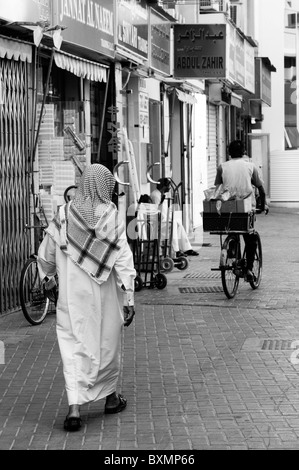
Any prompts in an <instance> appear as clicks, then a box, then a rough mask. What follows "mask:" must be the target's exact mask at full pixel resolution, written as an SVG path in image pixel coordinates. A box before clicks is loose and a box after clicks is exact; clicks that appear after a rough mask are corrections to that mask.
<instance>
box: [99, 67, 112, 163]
mask: <svg viewBox="0 0 299 470" xmlns="http://www.w3.org/2000/svg"><path fill="white" fill-rule="evenodd" d="M109 80H110V69H108V74H107V85H106V90H105V98H104V107H103V114H102V122H101V129H100V137H99V146H98V156H97V162H98V163H99V162H100V154H101V146H102V138H103V130H104V123H105V113H106V105H107V96H108V88H109Z"/></svg>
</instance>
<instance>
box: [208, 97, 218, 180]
mask: <svg viewBox="0 0 299 470" xmlns="http://www.w3.org/2000/svg"><path fill="white" fill-rule="evenodd" d="M217 115H218V108H217V106H215V105H213V104H211V103H208V114H207V145H208V149H207V150H208V152H207V157H208V187H209V188H210V187H211V186H213V185H214V181H215V176H216V170H217V162H218V145H217V144H218V126H217Z"/></svg>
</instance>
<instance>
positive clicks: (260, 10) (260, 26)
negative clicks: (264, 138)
mask: <svg viewBox="0 0 299 470" xmlns="http://www.w3.org/2000/svg"><path fill="white" fill-rule="evenodd" d="M255 6H256V16H255V18H256V25H257V26H256V28H255V32H256V37H255V39H256V40H257V41H258V44H259V47H258V55H259V56H260V57H269V59H270V61H271V63H272V64H273V65H274V67H275V68H276V70H277V71H276V72H274V73H271V78H272V80H271V81H272V104H271V107H268V106H267V105H264V106H263V111H262V112H263V114H264V121H263V123H262V128H263V132H264V133H269V134H270V151H273V150H283V149H284V6H285V1H284V0H275V1H273V0H256V1H255Z"/></svg>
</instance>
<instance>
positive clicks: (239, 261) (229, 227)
mask: <svg viewBox="0 0 299 470" xmlns="http://www.w3.org/2000/svg"><path fill="white" fill-rule="evenodd" d="M256 213H259V211H252V212H250V213H248V214H242V213H240V214H231V213H230V214H223V216H222V217H221V216H218V217H216V216H217V214H215V220H216V222H215V221H214V222H213V218H210V219H208V222H207V221H206V223H205V226H204V231H209V232H210V233H211V234H212V235H220V248H221V251H220V261H219V267H218V268H212V269H211V270H212V271H220V272H221V282H222V287H223V291H224V293H225V295H226V297H227V298H228V299H232V298H234V297H235V295H236V294H237V291H238V287H239V281H240V279H244V281H245V282H248V283H249V285H250V286H251V288H252V289H253V290H255V289H257V288H258V287H259V286H260V283H261V280H262V267H263V253H262V242H261V238H260V235H259V233H258V232H257V230H256V229H255V228H254V222H255V219H256ZM211 223H212V224H214V228H215V226H216V225H217V227H216V229H215V230H213V229H212V230H210V229H209V227H210V228H211V225H209V224H211ZM247 234H250V235H252V236H255V238H256V250H255V255H254V262H253V269H252V273H253V277H252V278H250V279H247V259H246V247H245V242H244V239H243V235H247ZM224 236H225V237H226V238H225V239H224V241H223V237H224Z"/></svg>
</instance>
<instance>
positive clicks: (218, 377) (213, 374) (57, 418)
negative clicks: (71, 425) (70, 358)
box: [0, 210, 299, 451]
mask: <svg viewBox="0 0 299 470" xmlns="http://www.w3.org/2000/svg"><path fill="white" fill-rule="evenodd" d="M258 229H259V231H260V233H261V237H262V243H263V253H264V269H263V280H262V284H261V286H260V288H259V289H257V290H256V291H253V290H252V289H251V288H250V287H249V286H248V285H246V284H245V283H240V288H239V293H238V295H237V296H236V297H235V298H234V299H232V300H228V299H226V297H225V295H224V293H223V292H221V291H220V292H208V293H192V294H190V293H186V294H185V293H184V294H183V293H181V292H180V291H179V288H180V287H190V286H195V287H196V286H197V287H199V286H210V287H215V286H221V280H220V278H219V277H217V276H209V273H211V267H213V266H214V267H216V266H217V263H218V259H219V240H218V237H216V236H211V235H209V234H205V235H204V242H205V246H204V247H202V248H200V246H195V245H194V248H196V249H199V253H200V255H199V256H198V257H193V258H190V264H189V267H188V269H187V270H186V271H179V270H178V269H176V268H175V269H174V270H173V271H172V272H171V273H168V274H167V279H168V284H167V287H166V288H165V289H163V290H158V289H156V288H155V289H147V288H146V289H143V290H142V291H141V292H139V293H137V294H136V311H137V313H136V318H135V320H134V323H133V324H132V325H131V326H130V327H129V328H128V329H126V330H125V332H124V336H123V370H122V373H121V377H120V383H119V389H120V390H121V391H122V392H123V393H124V394H125V395H126V397H127V398H128V407H127V409H126V410H125V411H123V412H122V413H120V414H118V415H107V416H106V415H104V414H103V408H104V402H103V401H100V402H98V403H93V404H90V405H88V406H87V405H86V406H84V407H83V408H82V418H83V427H82V429H81V430H80V431H79V432H78V433H74V434H71V433H66V432H65V431H64V430H63V421H64V418H65V415H66V412H67V400H66V394H65V391H64V382H63V376H62V365H61V359H60V355H59V351H58V345H57V340H56V334H55V315H51V316H48V317H47V318H46V320H45V322H44V323H43V324H42V325H40V326H36V327H32V326H30V325H29V324H28V323H27V322H26V320H25V319H24V318H23V315H22V313H21V312H16V313H12V314H9V315H4V316H3V315H2V316H0V341H3V342H4V345H5V361H3V362H5V364H3V365H1V364H0V450H17V449H19V450H24V449H26V450H31V449H32V450H56V449H57V450H60V449H63V450H72V449H76V450H81V449H82V450H106V451H113V450H150V451H166V450H169V451H180V450H190V451H192V450H204V449H206V450H216V449H224V450H226V449H227V450H239V449H241V450H247V449H261V450H266V449H296V450H298V449H299V364H297V362H299V360H298V357H299V351H298V356H297V354H296V352H297V351H296V347H298V346H297V345H296V344H295V345H294V347H293V348H290V344H292V341H296V340H299V315H298V300H299V292H298V274H299V232H298V212H296V211H282V210H281V211H279V210H273V211H271V213H270V214H269V215H268V216H267V217H264V216H260V217H259V219H258ZM209 244H210V246H206V245H209ZM265 339H273V340H288V342H287V341H286V343H285V344H288V345H289V347H288V348H285V349H284V348H281V349H277V350H268V349H266V350H263V349H261V344H262V340H265ZM277 344H283V343H282V342H280V343H279V342H278V343H277ZM298 345H299V341H298Z"/></svg>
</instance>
